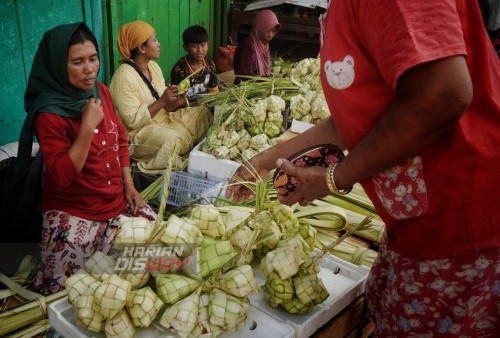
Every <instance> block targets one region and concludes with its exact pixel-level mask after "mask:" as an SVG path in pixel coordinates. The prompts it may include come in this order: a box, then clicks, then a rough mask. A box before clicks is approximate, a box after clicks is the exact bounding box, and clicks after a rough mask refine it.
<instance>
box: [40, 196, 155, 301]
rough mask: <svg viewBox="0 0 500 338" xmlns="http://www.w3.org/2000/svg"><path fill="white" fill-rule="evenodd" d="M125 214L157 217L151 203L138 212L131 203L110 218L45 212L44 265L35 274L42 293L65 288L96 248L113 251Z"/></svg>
mask: <svg viewBox="0 0 500 338" xmlns="http://www.w3.org/2000/svg"><path fill="white" fill-rule="evenodd" d="M121 216H129V217H145V218H147V219H149V220H151V221H152V220H155V219H156V214H155V212H154V211H153V209H151V207H150V206H149V205H146V206H144V207H142V208H141V209H140V210H139V212H138V214H136V215H134V214H133V210H132V209H131V208H130V207H129V206H127V207H126V208H125V209H124V210H123V211H122V213H120V214H119V215H118V216H116V217H114V218H112V219H109V220H106V221H91V220H88V219H84V218H80V217H76V216H72V215H70V214H68V213H66V212H64V211H59V210H48V211H46V212H45V213H44V214H43V224H42V241H41V254H40V265H39V267H38V272H37V275H36V278H35V289H36V291H37V292H38V293H40V294H43V295H48V294H51V293H54V292H58V291H61V290H63V289H64V281H65V280H66V278H67V277H69V276H71V275H72V274H73V273H75V272H76V271H77V270H78V269H80V268H82V267H83V265H84V261H85V259H86V258H87V257H89V256H91V255H92V254H93V253H94V252H95V251H102V252H104V253H106V254H113V252H114V249H113V239H114V236H115V234H116V232H117V229H118V226H119V222H120V218H121Z"/></svg>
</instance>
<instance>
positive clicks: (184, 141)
mask: <svg viewBox="0 0 500 338" xmlns="http://www.w3.org/2000/svg"><path fill="white" fill-rule="evenodd" d="M118 49H119V51H120V54H121V56H122V60H120V63H121V65H120V66H119V67H118V69H117V70H116V71H115V73H114V74H113V77H112V79H111V83H110V85H109V90H110V91H111V94H112V96H113V100H114V102H115V106H116V108H117V110H118V113H119V115H120V118H121V119H122V121H123V124H124V126H125V129H126V130H127V134H128V136H129V138H130V139H131V140H132V141H133V144H134V152H133V154H132V158H133V159H135V160H137V161H138V163H137V166H138V167H139V169H140V170H141V171H142V172H145V173H150V174H156V173H160V172H162V171H163V170H164V169H165V167H166V166H167V163H168V160H169V159H170V158H171V159H172V163H173V168H174V170H178V169H180V168H182V166H183V160H182V158H181V156H182V155H183V154H185V153H187V152H188V151H190V150H191V149H192V148H193V146H194V143H196V142H198V141H199V140H200V138H201V137H202V136H203V135H204V134H205V132H206V130H207V129H208V127H209V126H210V123H211V120H212V114H211V113H210V111H209V110H208V109H207V108H206V107H201V106H199V107H188V108H184V109H177V110H175V109H176V108H177V107H179V106H181V105H183V104H184V102H185V101H184V99H183V98H182V97H181V96H179V95H178V94H177V86H169V87H167V86H166V85H165V79H164V78H163V73H162V71H161V68H160V66H159V65H158V64H157V63H156V62H155V61H154V60H156V59H158V58H159V57H160V42H159V41H158V40H157V37H156V33H155V30H154V28H153V27H151V25H149V24H148V23H146V22H144V21H133V22H130V23H127V24H125V25H123V26H122V27H120V30H119V32H118ZM174 110H175V111H174ZM174 149H176V150H175V151H174Z"/></svg>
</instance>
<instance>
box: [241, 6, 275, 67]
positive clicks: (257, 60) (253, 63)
mask: <svg viewBox="0 0 500 338" xmlns="http://www.w3.org/2000/svg"><path fill="white" fill-rule="evenodd" d="M279 29H280V24H279V22H278V18H277V17H276V14H274V12H273V11H271V10H269V9H264V10H262V11H260V12H258V13H257V15H256V16H255V18H254V22H253V25H252V32H251V33H250V36H248V37H246V38H245V39H244V40H243V41H241V42H240V43H239V44H238V47H237V48H236V51H235V53H234V73H235V74H236V75H258V76H270V75H271V52H270V50H269V42H271V40H272V39H273V38H274V36H275V35H276V33H277V32H278V31H279Z"/></svg>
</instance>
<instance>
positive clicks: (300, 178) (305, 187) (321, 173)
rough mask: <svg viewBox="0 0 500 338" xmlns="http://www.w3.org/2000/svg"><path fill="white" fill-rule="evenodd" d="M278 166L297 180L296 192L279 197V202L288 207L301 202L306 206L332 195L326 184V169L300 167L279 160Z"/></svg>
mask: <svg viewBox="0 0 500 338" xmlns="http://www.w3.org/2000/svg"><path fill="white" fill-rule="evenodd" d="M276 166H277V167H278V168H281V170H283V171H284V172H285V173H286V174H287V175H288V176H293V177H296V178H297V183H296V188H295V191H293V192H290V193H288V194H287V195H286V196H283V195H278V200H279V201H280V202H281V203H283V204H286V205H293V204H295V203H297V202H299V204H300V205H302V206H305V205H307V204H309V203H310V202H311V201H313V200H315V199H317V198H323V197H325V196H327V195H329V194H330V190H329V189H328V186H327V184H326V170H327V168H326V167H321V166H313V167H299V166H296V165H294V164H293V163H292V162H290V161H288V160H286V159H284V158H279V159H278V160H276Z"/></svg>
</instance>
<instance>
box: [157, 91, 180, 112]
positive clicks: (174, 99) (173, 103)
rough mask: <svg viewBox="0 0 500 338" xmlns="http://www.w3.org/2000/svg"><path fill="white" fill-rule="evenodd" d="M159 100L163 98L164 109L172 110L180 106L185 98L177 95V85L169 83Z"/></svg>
mask: <svg viewBox="0 0 500 338" xmlns="http://www.w3.org/2000/svg"><path fill="white" fill-rule="evenodd" d="M160 100H163V102H164V106H163V108H165V110H166V111H172V110H174V109H175V108H177V107H180V106H182V105H183V104H184V103H185V102H186V100H185V98H184V97H183V96H182V95H179V92H178V89H177V86H175V85H171V86H168V87H167V89H165V91H164V92H163V94H162V96H161V98H160Z"/></svg>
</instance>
